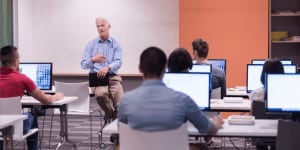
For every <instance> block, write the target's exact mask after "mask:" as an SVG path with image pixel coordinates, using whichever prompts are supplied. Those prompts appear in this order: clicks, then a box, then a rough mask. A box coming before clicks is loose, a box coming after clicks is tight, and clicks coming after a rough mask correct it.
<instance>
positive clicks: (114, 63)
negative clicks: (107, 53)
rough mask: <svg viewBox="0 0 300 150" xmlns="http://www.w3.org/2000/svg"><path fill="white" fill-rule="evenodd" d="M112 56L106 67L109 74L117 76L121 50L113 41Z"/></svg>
mask: <svg viewBox="0 0 300 150" xmlns="http://www.w3.org/2000/svg"><path fill="white" fill-rule="evenodd" d="M114 43H115V44H114V52H113V53H114V54H113V60H112V62H111V63H110V64H109V65H108V67H109V69H110V72H112V73H115V74H117V72H118V70H119V69H120V68H121V65H122V53H123V50H122V48H121V46H120V44H119V43H118V42H117V41H115V40H114Z"/></svg>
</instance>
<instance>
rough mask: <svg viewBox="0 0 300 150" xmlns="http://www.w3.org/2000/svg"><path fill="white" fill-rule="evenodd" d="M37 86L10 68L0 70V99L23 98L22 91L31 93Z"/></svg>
mask: <svg viewBox="0 0 300 150" xmlns="http://www.w3.org/2000/svg"><path fill="white" fill-rule="evenodd" d="M36 88H37V86H36V85H35V83H34V82H33V81H32V80H31V79H30V78H28V77H27V76H26V75H24V74H20V73H19V72H18V71H16V70H13V69H11V68H7V67H2V68H0V97H1V98H5V97H15V96H23V95H24V91H27V92H29V93H30V92H32V91H33V90H35V89H36Z"/></svg>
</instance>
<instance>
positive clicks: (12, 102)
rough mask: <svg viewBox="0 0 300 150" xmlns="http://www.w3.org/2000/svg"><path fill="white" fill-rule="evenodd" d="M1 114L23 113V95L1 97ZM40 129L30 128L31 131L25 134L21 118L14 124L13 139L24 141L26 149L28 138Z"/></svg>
mask: <svg viewBox="0 0 300 150" xmlns="http://www.w3.org/2000/svg"><path fill="white" fill-rule="evenodd" d="M7 106H9V107H7ZM0 114H2V115H3V114H5V115H23V113H22V104H21V97H20V96H17V97H10V98H0ZM38 130H39V129H38V128H33V129H29V131H28V132H27V133H26V134H23V120H20V121H18V122H16V123H15V125H14V135H13V140H15V141H24V149H26V148H25V147H26V146H25V145H26V138H27V137H29V136H31V135H33V134H35V133H37V132H38Z"/></svg>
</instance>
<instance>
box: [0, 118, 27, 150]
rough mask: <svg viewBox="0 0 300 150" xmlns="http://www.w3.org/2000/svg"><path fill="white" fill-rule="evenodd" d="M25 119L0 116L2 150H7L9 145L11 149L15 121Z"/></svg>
mask: <svg viewBox="0 0 300 150" xmlns="http://www.w3.org/2000/svg"><path fill="white" fill-rule="evenodd" d="M25 119H27V116H26V115H0V131H1V132H2V135H3V148H4V150H6V149H9V148H8V147H7V146H8V145H10V149H13V134H14V127H13V125H14V123H15V122H16V121H19V120H25Z"/></svg>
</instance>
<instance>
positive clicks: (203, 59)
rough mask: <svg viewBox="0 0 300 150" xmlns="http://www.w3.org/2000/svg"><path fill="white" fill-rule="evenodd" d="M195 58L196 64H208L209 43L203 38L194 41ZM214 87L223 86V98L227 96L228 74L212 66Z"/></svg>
mask: <svg viewBox="0 0 300 150" xmlns="http://www.w3.org/2000/svg"><path fill="white" fill-rule="evenodd" d="M192 46H193V53H194V59H195V60H196V64H208V60H207V56H208V52H209V48H208V44H207V42H206V41H204V40H202V39H195V40H194V41H193V42H192ZM212 76H213V79H212V88H213V89H216V88H218V87H221V98H223V97H224V96H226V76H225V72H224V71H223V70H222V69H220V68H218V67H216V66H212Z"/></svg>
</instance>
